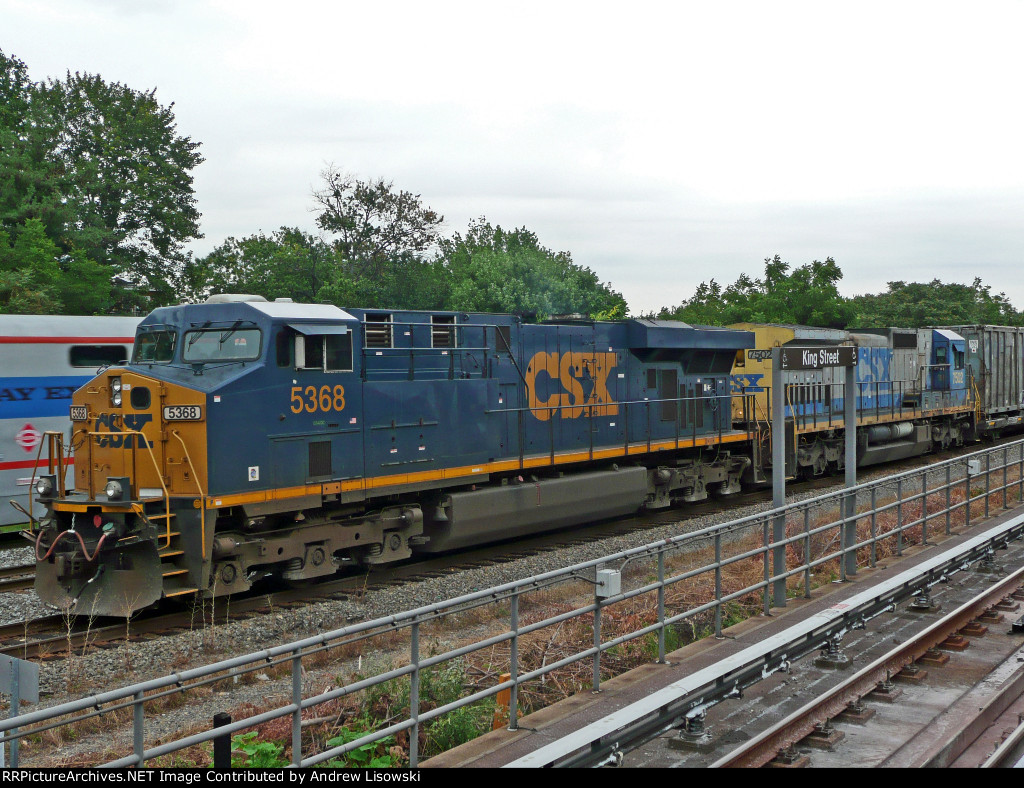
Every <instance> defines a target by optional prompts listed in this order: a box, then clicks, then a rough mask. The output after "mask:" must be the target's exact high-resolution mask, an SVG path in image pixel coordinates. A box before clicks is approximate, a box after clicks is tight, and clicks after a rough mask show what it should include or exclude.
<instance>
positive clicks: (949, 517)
mask: <svg viewBox="0 0 1024 788" xmlns="http://www.w3.org/2000/svg"><path fill="white" fill-rule="evenodd" d="M952 471H953V466H951V465H949V464H948V463H947V464H946V536H949V535H950V534H951V533H952V532H953V510H952V509H951V508H950V507H951V506H952V504H953V502H952V498H951V496H952V493H953V490H952V484H953V481H952V478H953V477H952Z"/></svg>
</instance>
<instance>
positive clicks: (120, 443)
mask: <svg viewBox="0 0 1024 788" xmlns="http://www.w3.org/2000/svg"><path fill="white" fill-rule="evenodd" d="M151 421H153V417H152V416H151V415H150V414H148V413H125V414H123V415H122V414H120V413H101V414H100V415H99V416H97V418H96V432H99V433H106V434H102V435H100V436H98V437H97V438H96V445H97V446H100V447H102V448H106V447H110V448H112V449H122V448H123V449H131V448H132V447H133V446H134V445H135V441H134V438H135V437H136V436H135V434H134V433H137V432H139V433H141V432H142V428H143V427H144V426H146V425H147V424H149V423H150V422H151ZM126 429H127V430H129V433H128V434H127V435H125V434H123V433H124V431H125V430H126ZM138 439H139V442H138V448H140V449H147V448H149V447H150V446H151V445H152V444H151V443H149V442H148V441H147V440H146V438H145V437H144V436H142V435H139V436H138Z"/></svg>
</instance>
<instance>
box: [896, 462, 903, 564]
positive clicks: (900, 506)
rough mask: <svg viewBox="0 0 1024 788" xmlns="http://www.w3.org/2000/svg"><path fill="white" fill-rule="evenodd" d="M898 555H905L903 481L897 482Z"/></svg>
mask: <svg viewBox="0 0 1024 788" xmlns="http://www.w3.org/2000/svg"><path fill="white" fill-rule="evenodd" d="M896 555H903V479H897V480H896Z"/></svg>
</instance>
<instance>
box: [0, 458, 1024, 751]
mask: <svg viewBox="0 0 1024 788" xmlns="http://www.w3.org/2000/svg"><path fill="white" fill-rule="evenodd" d="M1017 457H1019V455H1013V454H1011V456H1010V459H1011V461H1013V460H1016V459H1017ZM886 473H892V470H891V469H889V470H888V471H887V472H886V471H873V472H866V473H862V474H861V475H860V477H859V481H861V482H863V481H869V480H872V479H875V478H880V477H882V476H885V475H886ZM962 475H963V474H962V471H959V470H958V471H955V472H954V473H953V478H954V479H956V478H962ZM944 478H945V472H941V473H935V474H930V475H929V483H930V484H931V485H933V486H934V485H935V484H938V483H939V482H940V481H941V480H944ZM841 483H842V482H841V478H840V479H839V482H838V484H837V486H841ZM918 484H919V482H918ZM972 486H973V485H972ZM993 486H995V480H993ZM822 494H824V492H823V491H821V490H818V491H815V492H813V493H808V494H804V495H799V494H798V495H795V496H790V497H789V500H791V501H792V500H802V499H804V498H808V497H816V496H819V495H822ZM770 508H771V507H770V504H769V503H767V502H765V503H758V504H752V505H751V506H749V507H745V508H743V509H742V510H733V511H730V512H728V513H722V514H709V515H704V516H701V517H695V518H691V519H685V509H680V517H681V518H684V519H681V521H679V522H676V523H672V524H668V525H663V526H659V527H655V528H651V529H648V530H645V531H643V532H637V533H633V534H629V535H625V536H617V537H613V538H609V539H605V540H602V541H598V542H592V543H589V544H581V545H576V546H573V547H569V548H564V549H560V550H554V551H550V552H545V553H541V554H538V555H534V556H529V557H525V558H520V559H516V560H513V561H510V562H508V563H503V564H500V565H496V566H489V567H481V568H478V569H472V570H468V571H463V572H460V573H457V574H453V575H450V576H445V577H442V578H435V579H427V580H422V581H418V582H412V583H407V584H403V585H400V586H395V587H389V588H384V589H381V590H377V591H372V592H368V593H367V594H365V595H364V596H363V597H362V598H361V599H358V600H352V599H349V600H344V601H324V602H314V603H311V604H310V605H308V606H306V607H304V608H301V609H289V610H280V611H275V612H273V613H271V614H268V615H259V616H254V617H251V618H249V619H247V620H240V621H235V622H231V623H229V624H223V625H217V628H216V636H215V640H216V653H215V654H211V652H210V651H209V650H208V649H207V646H208V644H209V641H210V633H209V632H203V631H202V630H201V629H199V630H196V631H193V632H188V633H183V634H179V635H171V636H165V637H161V638H159V639H157V640H153V641H148V642H146V641H144V642H133V643H129V644H126V645H122V646H119V647H117V648H112V649H103V650H98V651H96V652H94V653H91V654H88V655H86V656H80V657H75V658H74V659H73V660H72V661H71V663H67V662H66V661H63V660H56V661H51V662H44V663H42V665H41V669H40V685H41V686H40V690H41V692H42V693H43V695H44V699H43V702H42V705H44V706H48V705H53V704H55V703H59V702H64V701H67V700H71V699H73V698H75V697H83V696H85V695H89V694H93V693H95V692H100V691H104V690H109V689H114V688H116V687H119V686H125V685H127V684H130V683H133V682H137V681H142V680H144V679H146V678H152V677H156V676H162V675H167V674H169V673H173V672H174V671H176V670H182V669H185V668H189V667H198V666H200V665H203V664H208V663H209V662H212V661H216V660H218V659H224V658H226V657H227V656H229V655H236V654H244V653H248V652H252V651H258V650H260V649H262V648H266V647H269V646H272V645H277V644H280V643H284V642H289V641H291V640H296V639H299V638H302V637H305V636H308V635H312V634H316V633H319V632H325V631H330V630H332V629H336V628H340V627H342V626H345V625H347V624H349V623H351V622H353V621H361V620H368V619H372V618H377V617H381V616H386V615H391V614H394V613H396V612H399V611H403V610H409V609H413V608H416V607H419V606H422V605H427V604H431V603H435V602H437V601H439V600H443V599H450V598H453V597H457V596H459V595H462V594H466V593H469V592H472V591H475V590H479V589H481V588H488V587H491V586H495V585H500V584H502V583H506V582H509V581H512V580H515V579H518V578H524V577H528V576H530V575H535V574H540V573H542V572H547V571H552V570H555V569H558V568H561V567H564V566H568V565H571V564H574V563H579V562H583V561H587V560H591V559H594V558H599V557H601V556H604V555H609V554H613V553H616V552H619V551H621V550H625V549H627V548H630V547H635V546H639V545H643V544H647V543H650V542H654V541H657V540H660V539H665V538H668V537H670V536H674V535H677V534H679V533H681V532H683V531H691V530H696V529H700V528H707V527H710V526H712V525H715V524H719V523H722V522H727V521H730V520H734V519H739V518H740V517H744V516H748V515H751V514H756V513H759V512H763V511H766V510H768V509H770ZM938 525H939V524H938V523H936V527H938ZM12 553H17V555H12ZM30 560H31V554H30V550H29V549H27V548H26V549H24V550H21V549H19V550H17V551H8V552H6V553H3V554H0V561H2V562H4V563H5V564H6V563H7V562H10V563H11V564H14V563H29V562H30ZM52 612H53V609H52V608H50V607H49V606H47V605H44V604H43V603H41V602H40V601H39V600H38V598H36V596H35V594H33V593H32V592H22V593H8V594H0V622H2V623H10V622H17V621H23V620H25V619H26V618H33V617H38V616H41V615H49V614H52ZM452 637H453V641H454V640H456V639H458V635H457V634H453V636H452ZM338 675H339V670H338V668H337V667H335V668H333V669H331V670H327V671H325V672H321V671H316V670H311V671H310V673H309V674H308V675H306V677H305V683H306V685H307V687H309V688H310V689H316V690H317V691H322V690H323V689H324V688H325V687H326V686H334V685H335V680H336V677H337V676H338ZM89 677H103V678H102V680H98V681H97V680H92V681H89V680H88V678H89ZM289 693H290V679H286V680H284V681H270V680H267V681H261V682H257V683H255V684H248V685H247V684H239V685H237V686H236V687H235V688H234V689H233V690H232V691H231V692H230V693H223V694H222V695H215V696H212V697H210V698H208V699H206V700H203V701H200V702H196V703H192V704H190V705H189V706H187V707H183V708H180V709H175V710H172V711H170V712H167V713H164V714H161V715H159V716H155V715H154V716H148V715H147V720H146V741H147V745H150V744H152V743H154V742H156V741H166V740H169V739H171V738H173V737H174V734H175V733H176V732H178V731H180V730H184V729H187V728H189V727H190V726H195V725H206V724H208V721H209V720H210V719H211V718H212V716H213V714H214V713H216V712H217V711H224V710H231V709H232V708H234V707H237V706H240V705H243V704H254V705H258V706H263V705H265V704H266V702H267V701H268V700H269V699H271V698H274V697H275V696H278V695H280V696H281V697H282V698H286V697H287V695H288V694H289ZM285 702H287V701H285ZM112 738H113V740H114V741H115V744H114V745H111V739H112ZM130 741H131V732H130V730H127V731H124V732H123V733H119V734H114V735H113V736H111V735H110V734H109V733H108V734H106V736H105V737H104V739H103V741H102V743H97V742H91V741H89V740H88V739H86V740H81V741H76V742H75V743H74V746H71V745H67V746H64V747H62V748H61V756H62V757H65V758H73V757H75V755H76V753H82V752H97V751H103V750H105V749H106V748H107V747H108V746H115V748H116V749H118V750H120V751H122V752H123V753H127V752H128V751H130Z"/></svg>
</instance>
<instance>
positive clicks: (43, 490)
mask: <svg viewBox="0 0 1024 788" xmlns="http://www.w3.org/2000/svg"><path fill="white" fill-rule="evenodd" d="M54 481H55V478H54V477H53V476H40V477H39V478H38V479H37V480H36V492H37V493H39V495H40V497H42V498H46V497H47V496H49V495H52V494H53V488H54Z"/></svg>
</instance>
